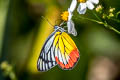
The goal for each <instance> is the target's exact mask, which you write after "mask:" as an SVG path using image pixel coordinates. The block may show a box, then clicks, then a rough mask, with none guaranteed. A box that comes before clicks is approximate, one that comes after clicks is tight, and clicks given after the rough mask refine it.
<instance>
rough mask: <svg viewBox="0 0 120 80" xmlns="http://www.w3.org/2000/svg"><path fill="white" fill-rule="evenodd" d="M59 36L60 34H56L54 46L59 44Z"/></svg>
mask: <svg viewBox="0 0 120 80" xmlns="http://www.w3.org/2000/svg"><path fill="white" fill-rule="evenodd" d="M59 36H60V35H57V36H55V39H54V43H53V45H54V46H55V45H56V44H57V42H58V39H59Z"/></svg>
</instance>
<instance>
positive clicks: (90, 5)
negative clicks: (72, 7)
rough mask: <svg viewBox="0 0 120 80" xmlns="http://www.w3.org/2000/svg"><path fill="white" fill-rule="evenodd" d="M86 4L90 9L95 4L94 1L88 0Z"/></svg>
mask: <svg viewBox="0 0 120 80" xmlns="http://www.w3.org/2000/svg"><path fill="white" fill-rule="evenodd" d="M86 4H87V7H88V9H90V10H93V9H94V5H93V4H92V2H90V1H87V2H86Z"/></svg>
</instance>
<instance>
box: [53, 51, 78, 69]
mask: <svg viewBox="0 0 120 80" xmlns="http://www.w3.org/2000/svg"><path fill="white" fill-rule="evenodd" d="M78 59H79V52H78V50H77V49H75V50H73V51H72V52H71V53H70V54H69V59H68V62H67V64H63V62H60V61H59V59H58V57H57V56H55V60H56V62H57V64H58V65H59V66H60V67H61V68H62V69H71V68H73V67H74V65H75V63H76V62H77V61H78Z"/></svg>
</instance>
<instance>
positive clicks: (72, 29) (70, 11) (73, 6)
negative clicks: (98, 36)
mask: <svg viewBox="0 0 120 80" xmlns="http://www.w3.org/2000/svg"><path fill="white" fill-rule="evenodd" d="M76 6H77V0H72V2H71V5H70V8H68V11H65V12H63V13H62V14H61V19H62V20H63V21H66V22H67V27H68V33H69V34H73V35H74V36H77V32H76V30H75V25H74V23H73V21H72V16H73V12H74V10H75V9H76Z"/></svg>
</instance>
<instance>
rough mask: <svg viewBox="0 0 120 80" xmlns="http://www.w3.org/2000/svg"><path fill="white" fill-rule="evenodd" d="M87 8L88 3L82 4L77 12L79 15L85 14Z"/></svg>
mask: <svg viewBox="0 0 120 80" xmlns="http://www.w3.org/2000/svg"><path fill="white" fill-rule="evenodd" d="M86 8H87V6H86V3H80V4H79V6H78V8H77V11H78V13H79V14H85V12H86Z"/></svg>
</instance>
